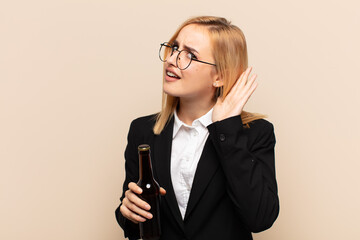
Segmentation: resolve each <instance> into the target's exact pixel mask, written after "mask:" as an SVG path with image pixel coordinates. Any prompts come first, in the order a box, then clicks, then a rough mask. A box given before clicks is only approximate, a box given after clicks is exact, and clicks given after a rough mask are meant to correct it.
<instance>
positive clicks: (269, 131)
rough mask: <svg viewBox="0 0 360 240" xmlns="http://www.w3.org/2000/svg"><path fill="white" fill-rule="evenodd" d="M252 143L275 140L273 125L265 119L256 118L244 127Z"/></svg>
mask: <svg viewBox="0 0 360 240" xmlns="http://www.w3.org/2000/svg"><path fill="white" fill-rule="evenodd" d="M244 130H245V132H246V134H247V136H248V137H249V140H250V141H251V142H253V143H264V142H275V133H274V125H273V124H272V123H271V122H269V121H268V120H266V119H257V120H254V121H252V122H249V123H248V127H245V128H244Z"/></svg>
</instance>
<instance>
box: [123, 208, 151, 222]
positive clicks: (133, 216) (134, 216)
mask: <svg viewBox="0 0 360 240" xmlns="http://www.w3.org/2000/svg"><path fill="white" fill-rule="evenodd" d="M120 212H121V214H122V215H123V216H124V217H126V218H127V219H129V220H130V221H132V222H133V223H136V224H137V223H139V222H145V221H146V219H145V218H143V217H141V216H139V215H137V214H135V213H134V212H132V211H131V210H130V209H128V208H127V207H126V206H125V205H124V204H123V205H121V207H120Z"/></svg>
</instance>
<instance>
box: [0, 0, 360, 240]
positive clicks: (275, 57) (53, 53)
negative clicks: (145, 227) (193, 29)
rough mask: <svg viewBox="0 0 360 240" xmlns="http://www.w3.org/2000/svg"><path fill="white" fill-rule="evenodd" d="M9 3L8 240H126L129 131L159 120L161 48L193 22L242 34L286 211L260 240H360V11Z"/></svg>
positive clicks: (76, 0) (1, 150)
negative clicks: (214, 22)
mask: <svg viewBox="0 0 360 240" xmlns="http://www.w3.org/2000/svg"><path fill="white" fill-rule="evenodd" d="M339 2H340V1H332V0H326V1H325V0H321V1H313V0H302V1H289V0H273V1H235V0H234V1H209V0H207V1H205V0H202V1H196V2H192V1H186V0H182V1H126V2H123V1H120V0H118V1H115V0H114V1H110V0H106V1H105V0H102V1H100V0H98V1H90V0H88V1H85V0H82V1H81V0H63V1H60V0H58V1H47V0H43V1H39V0H34V1H25V0H23V1H21V0H19V1H16V0H14V1H1V3H0V160H1V162H0V164H1V165H0V194H1V195H0V201H1V202H0V239H4V240H19V239H31V240H35V239H53V240H60V239H67V240H80V239H87V240H103V239H107V240H115V239H123V238H122V237H123V233H122V230H121V229H120V228H119V227H118V225H117V223H116V221H115V218H114V209H115V208H116V207H117V205H118V204H119V197H120V194H121V191H122V181H123V177H124V176H123V172H124V169H123V165H124V159H123V151H124V148H125V145H126V135H127V131H128V127H129V124H130V121H131V120H132V119H134V118H135V117H138V116H142V115H146V114H150V113H154V112H156V111H158V110H159V109H160V100H161V97H160V96H161V62H160V61H159V60H158V56H157V52H158V48H159V44H160V42H163V41H166V40H168V39H169V37H170V36H171V34H172V33H173V32H174V31H175V29H176V28H177V26H178V25H179V24H180V23H181V22H182V21H184V20H185V19H187V18H188V17H190V16H195V15H219V16H224V17H226V18H228V19H230V20H232V21H233V23H234V24H236V25H238V26H239V27H240V28H241V29H242V30H243V31H244V33H245V35H246V37H247V41H248V47H249V57H250V58H249V60H250V65H252V66H254V72H256V73H257V74H258V75H259V77H258V80H259V87H258V89H257V91H256V92H255V93H254V95H253V97H252V99H251V101H250V102H249V103H248V105H247V110H249V111H254V112H261V113H265V114H268V115H269V120H270V121H271V122H273V123H274V125H275V130H276V136H277V146H276V156H277V177H278V185H279V195H280V200H281V211H280V215H279V218H278V220H277V221H276V223H275V224H274V226H273V227H272V228H271V229H270V230H268V231H266V232H264V233H260V234H255V235H254V236H255V239H257V240H265V239H267V240H269V239H273V240H307V239H326V240H330V239H334V240H335V239H360V228H359V214H360V207H359V203H360V187H359V184H360V179H359V177H358V173H359V168H360V164H359V162H360V150H359V149H360V146H359V136H360V113H359V105H360V104H359V103H360V99H359V98H360V97H359V90H358V89H359V87H360V83H359V82H360V78H359V73H358V71H359V67H360V66H359V56H360V47H359V43H360V33H359V29H360V17H359V16H360V11H359V9H360V4H359V2H358V1H357V0H344V1H341V3H339Z"/></svg>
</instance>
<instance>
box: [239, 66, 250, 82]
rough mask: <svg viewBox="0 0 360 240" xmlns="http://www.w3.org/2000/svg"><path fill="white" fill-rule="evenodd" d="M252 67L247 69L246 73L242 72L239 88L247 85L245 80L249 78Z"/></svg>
mask: <svg viewBox="0 0 360 240" xmlns="http://www.w3.org/2000/svg"><path fill="white" fill-rule="evenodd" d="M251 70H252V67H248V68H247V69H246V71H245V72H244V75H243V76H242V78H241V81H240V83H239V86H244V85H245V84H246V83H247V79H248V78H249V75H250V73H251Z"/></svg>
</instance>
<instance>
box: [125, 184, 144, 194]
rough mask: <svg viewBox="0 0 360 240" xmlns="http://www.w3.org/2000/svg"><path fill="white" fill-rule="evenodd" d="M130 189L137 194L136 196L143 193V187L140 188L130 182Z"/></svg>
mask: <svg viewBox="0 0 360 240" xmlns="http://www.w3.org/2000/svg"><path fill="white" fill-rule="evenodd" d="M128 187H129V189H130V190H131V191H133V192H134V193H136V194H141V193H142V189H141V187H139V186H138V185H137V184H136V183H134V182H130V183H129V184H128Z"/></svg>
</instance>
